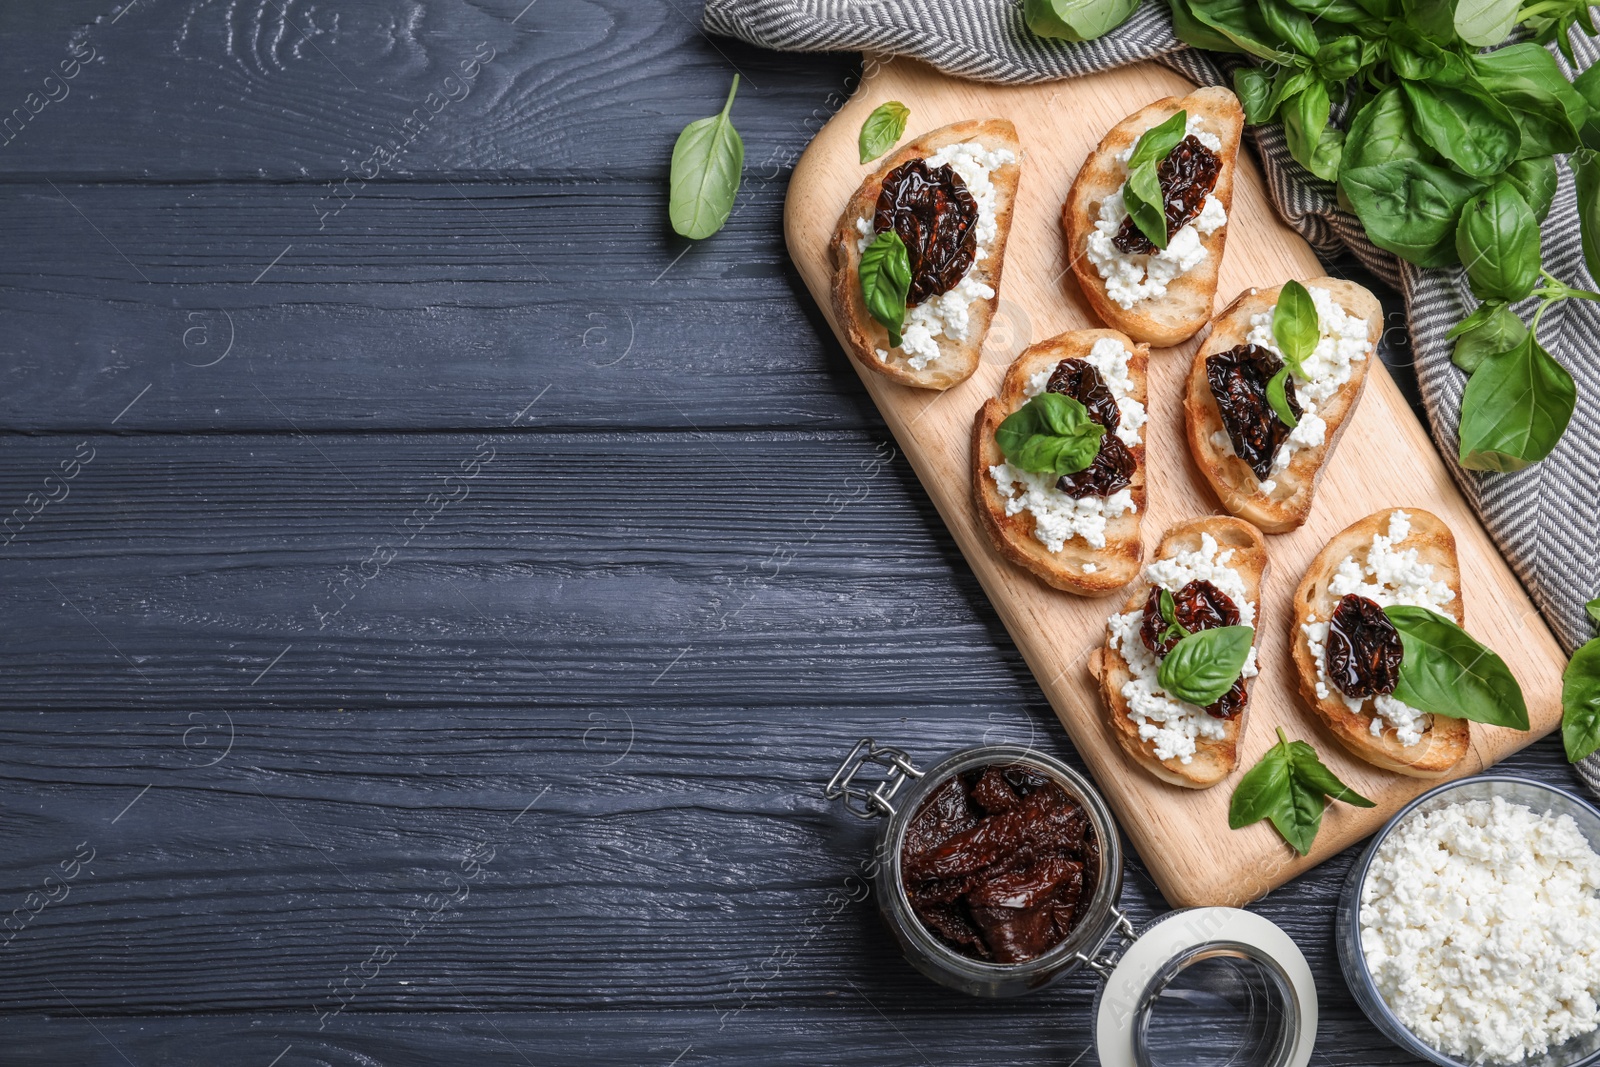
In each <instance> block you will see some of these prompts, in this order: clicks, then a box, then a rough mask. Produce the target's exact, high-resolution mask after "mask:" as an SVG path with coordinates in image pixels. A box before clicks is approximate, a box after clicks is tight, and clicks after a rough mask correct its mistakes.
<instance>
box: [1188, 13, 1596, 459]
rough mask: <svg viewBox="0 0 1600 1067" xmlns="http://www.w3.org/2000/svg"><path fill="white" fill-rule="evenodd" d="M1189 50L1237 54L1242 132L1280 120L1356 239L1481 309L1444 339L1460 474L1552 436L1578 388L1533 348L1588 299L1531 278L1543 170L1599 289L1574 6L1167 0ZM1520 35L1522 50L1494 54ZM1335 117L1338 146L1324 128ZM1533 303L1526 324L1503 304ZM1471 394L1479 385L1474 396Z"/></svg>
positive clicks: (1540, 449) (1590, 140) (1589, 104)
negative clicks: (1574, 301) (1550, 46)
mask: <svg viewBox="0 0 1600 1067" xmlns="http://www.w3.org/2000/svg"><path fill="white" fill-rule="evenodd" d="M1170 3H1171V5H1172V11H1173V24H1174V26H1175V27H1176V28H1177V31H1178V35H1179V36H1180V37H1181V38H1183V39H1184V40H1185V41H1187V42H1188V43H1190V44H1192V45H1195V46H1196V47H1199V48H1207V49H1211V50H1213V51H1222V52H1241V53H1244V54H1246V55H1248V56H1251V57H1253V58H1254V59H1255V60H1256V65H1253V66H1247V67H1243V68H1241V69H1240V70H1239V71H1238V72H1237V73H1236V74H1235V76H1234V88H1235V90H1236V91H1237V92H1238V95H1239V99H1240V101H1241V103H1242V104H1243V105H1244V110H1245V118H1246V120H1247V121H1249V122H1250V123H1252V124H1258V123H1264V122H1271V121H1274V120H1277V121H1280V122H1282V124H1283V130H1284V137H1285V140H1286V141H1287V143H1288V146H1289V152H1290V154H1291V155H1292V156H1293V157H1294V158H1295V160H1296V161H1297V162H1299V163H1300V165H1301V166H1303V167H1305V168H1306V169H1307V170H1309V171H1311V172H1312V173H1313V174H1315V175H1317V176H1318V177H1320V178H1324V179H1326V180H1328V181H1331V182H1337V187H1338V195H1339V202H1340V204H1341V205H1342V206H1344V207H1345V208H1347V209H1348V210H1350V211H1352V212H1353V213H1354V214H1355V215H1356V217H1357V218H1359V219H1360V220H1361V225H1362V228H1363V229H1365V231H1366V234H1367V237H1368V238H1369V239H1370V240H1371V241H1372V243H1373V244H1375V245H1377V246H1378V247H1379V248H1384V249H1387V250H1389V251H1391V252H1393V253H1395V254H1396V255H1398V256H1400V257H1401V258H1402V259H1405V260H1407V261H1409V262H1411V263H1415V264H1417V265H1419V266H1423V267H1448V266H1455V265H1460V266H1462V267H1464V268H1465V269H1466V273H1467V280H1468V282H1469V284H1470V285H1471V287H1472V292H1473V294H1474V295H1475V296H1476V297H1477V298H1478V299H1479V300H1480V301H1482V302H1483V305H1482V306H1481V307H1480V308H1478V310H1477V311H1475V312H1474V313H1473V314H1472V315H1470V316H1469V317H1468V318H1467V319H1466V320H1464V321H1463V322H1461V323H1459V324H1458V325H1457V326H1456V327H1455V328H1454V329H1453V330H1452V331H1451V333H1450V337H1451V338H1453V339H1455V340H1456V341H1457V346H1456V353H1455V359H1456V363H1457V365H1458V366H1461V367H1462V368H1463V369H1464V370H1466V371H1467V372H1468V373H1469V374H1471V375H1472V380H1471V381H1470V382H1469V383H1468V386H1467V389H1466V392H1465V394H1464V395H1463V397H1462V404H1461V449H1460V457H1459V458H1460V461H1461V464H1462V466H1464V467H1467V468H1468V469H1471V470H1490V471H1513V470H1520V469H1522V468H1523V467H1526V466H1528V465H1529V464H1531V463H1536V462H1538V461H1539V460H1541V459H1543V458H1544V457H1545V456H1548V455H1549V454H1550V452H1551V451H1552V450H1553V449H1554V448H1555V446H1556V444H1557V443H1558V442H1559V441H1560V439H1561V435H1562V434H1563V433H1564V432H1565V431H1566V427H1567V423H1568V421H1569V419H1570V418H1571V415H1572V410H1573V402H1574V398H1575V395H1576V389H1575V387H1574V385H1573V382H1572V377H1571V375H1570V374H1568V373H1567V371H1566V369H1565V368H1563V367H1562V366H1561V365H1560V363H1558V362H1557V361H1556V360H1555V359H1554V358H1553V357H1552V356H1551V355H1550V354H1549V353H1548V352H1547V351H1545V349H1544V348H1543V347H1541V346H1540V345H1539V343H1538V341H1537V339H1536V335H1537V333H1538V329H1539V321H1540V319H1541V317H1542V316H1543V314H1544V312H1545V310H1546V309H1547V308H1548V307H1549V306H1550V305H1551V304H1552V303H1555V302H1556V301H1558V300H1566V299H1570V298H1574V297H1577V298H1581V299H1587V300H1600V293H1594V292H1590V291H1587V290H1583V289H1577V288H1573V287H1572V286H1569V285H1567V284H1566V283H1564V282H1562V281H1560V280H1558V279H1557V278H1555V277H1553V276H1552V275H1550V274H1549V273H1548V272H1546V271H1544V270H1543V269H1542V267H1541V264H1540V248H1539V224H1540V223H1541V222H1542V221H1543V220H1544V217H1545V215H1546V214H1547V213H1548V212H1549V210H1550V202H1551V199H1552V198H1553V197H1554V195H1555V187H1556V165H1555V161H1554V159H1553V158H1552V157H1553V156H1554V155H1556V154H1562V153H1573V155H1572V160H1571V162H1572V166H1573V170H1574V172H1575V174H1576V176H1577V181H1578V199H1579V216H1580V219H1581V221H1582V226H1583V233H1584V258H1585V260H1586V261H1587V262H1588V266H1589V273H1590V275H1591V276H1600V156H1597V155H1596V150H1600V121H1597V120H1600V66H1597V67H1593V68H1591V69H1590V70H1588V71H1585V72H1584V73H1583V74H1582V75H1581V76H1579V77H1578V79H1577V80H1576V81H1575V82H1568V80H1567V79H1566V77H1565V76H1564V75H1563V74H1562V73H1561V68H1560V67H1559V66H1557V65H1556V61H1555V58H1554V57H1553V56H1552V55H1551V54H1550V53H1549V52H1548V51H1546V50H1545V49H1544V48H1543V47H1542V44H1543V43H1546V42H1549V41H1552V40H1554V41H1556V42H1557V43H1558V44H1559V45H1560V47H1561V49H1562V51H1563V52H1564V53H1566V55H1567V57H1568V58H1569V59H1571V58H1572V56H1571V45H1570V44H1569V42H1568V40H1567V30H1568V29H1570V28H1571V27H1572V26H1574V25H1579V26H1581V27H1583V29H1584V30H1585V32H1587V33H1589V34H1590V35H1594V34H1595V32H1596V30H1595V25H1594V23H1593V21H1592V19H1591V16H1590V13H1589V8H1588V5H1587V3H1586V2H1585V0H1533V2H1528V3H1524V2H1523V0H1456V2H1454V3H1451V2H1449V0H1259V2H1257V3H1251V4H1244V3H1240V2H1239V0H1170ZM1518 24H1522V25H1525V26H1527V27H1529V28H1530V29H1531V30H1532V31H1533V32H1534V34H1535V35H1536V40H1535V41H1532V42H1522V43H1519V44H1513V45H1509V46H1506V47H1502V48H1497V49H1496V50H1495V51H1491V52H1481V51H1479V49H1483V48H1494V47H1495V46H1498V45H1500V44H1502V42H1504V40H1505V39H1506V37H1507V35H1508V34H1510V33H1511V32H1512V31H1513V30H1514V29H1515V28H1516V27H1517V25H1518ZM1336 102H1337V103H1339V104H1340V106H1341V107H1342V109H1343V113H1344V115H1345V116H1346V117H1347V118H1348V133H1346V132H1345V131H1344V130H1340V129H1339V128H1337V127H1336V126H1335V125H1334V124H1333V122H1332V116H1333V114H1334V108H1333V105H1334V104H1335V103H1336ZM1535 296H1536V297H1538V298H1540V304H1539V306H1538V309H1537V310H1536V311H1535V312H1534V315H1533V320H1532V323H1531V325H1530V326H1529V327H1527V328H1526V329H1521V330H1519V329H1517V328H1516V327H1514V326H1513V325H1512V322H1513V320H1514V321H1515V322H1516V326H1520V325H1521V322H1520V320H1517V317H1516V315H1515V314H1514V313H1512V312H1511V311H1509V310H1508V305H1510V304H1514V303H1517V302H1518V301H1521V300H1525V299H1527V298H1529V297H1535ZM1480 379H1481V380H1480Z"/></svg>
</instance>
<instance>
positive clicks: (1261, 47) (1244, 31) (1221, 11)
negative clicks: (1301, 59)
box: [1173, 0, 1293, 63]
mask: <svg viewBox="0 0 1600 1067" xmlns="http://www.w3.org/2000/svg"><path fill="white" fill-rule="evenodd" d="M1184 8H1185V10H1184V16H1185V17H1184V18H1183V19H1181V20H1180V19H1179V18H1178V17H1177V15H1176V13H1175V14H1174V18H1173V26H1174V28H1178V27H1179V25H1180V22H1188V16H1192V17H1193V19H1194V22H1195V23H1198V24H1200V25H1202V26H1204V27H1206V31H1207V32H1206V33H1203V34H1198V35H1196V36H1197V37H1202V38H1203V37H1210V38H1212V39H1213V40H1215V39H1218V38H1220V39H1221V40H1224V41H1226V42H1227V45H1226V47H1222V46H1219V45H1217V44H1215V43H1205V42H1203V41H1202V40H1199V39H1196V40H1190V38H1189V37H1184V40H1185V41H1187V42H1188V43H1190V44H1193V45H1195V46H1196V47H1199V48H1212V49H1215V50H1217V51H1223V52H1245V53H1248V54H1249V55H1252V56H1255V57H1256V58H1257V59H1264V60H1266V61H1267V62H1269V63H1288V62H1289V61H1290V60H1291V59H1292V58H1293V53H1290V52H1285V51H1283V50H1282V49H1281V48H1279V47H1278V44H1277V42H1276V41H1274V40H1273V33H1272V31H1271V30H1269V29H1267V27H1266V25H1265V24H1264V22H1263V21H1262V18H1261V9H1260V6H1259V5H1258V4H1257V3H1256V2H1255V0H1189V2H1187V3H1185V5H1184Z"/></svg>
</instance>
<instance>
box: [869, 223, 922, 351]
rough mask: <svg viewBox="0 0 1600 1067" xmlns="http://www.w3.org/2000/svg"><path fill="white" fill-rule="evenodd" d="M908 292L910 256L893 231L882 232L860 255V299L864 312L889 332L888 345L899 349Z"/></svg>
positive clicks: (909, 290)
mask: <svg viewBox="0 0 1600 1067" xmlns="http://www.w3.org/2000/svg"><path fill="white" fill-rule="evenodd" d="M910 292H911V256H910V254H909V253H908V252H907V251H906V243H905V242H904V241H902V240H901V239H900V235H899V234H897V233H895V232H894V231H893V230H884V231H883V232H882V233H880V234H878V236H877V237H874V238H873V239H872V243H871V244H870V245H868V246H867V250H866V251H865V252H862V253H861V297H862V299H863V300H865V301H866V305H867V312H868V313H869V314H870V315H871V316H872V317H873V318H875V319H877V320H878V321H879V322H881V323H883V328H884V329H886V330H888V331H889V345H890V346H891V347H893V348H899V347H900V342H901V337H900V329H901V327H902V326H904V325H905V321H906V296H907V294H909V293H910Z"/></svg>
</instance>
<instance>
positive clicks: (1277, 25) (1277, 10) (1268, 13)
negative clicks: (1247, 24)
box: [1260, 0, 1321, 56]
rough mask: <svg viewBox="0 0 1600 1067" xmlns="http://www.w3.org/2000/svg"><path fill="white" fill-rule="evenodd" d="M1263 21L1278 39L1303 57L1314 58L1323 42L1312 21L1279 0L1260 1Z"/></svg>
mask: <svg viewBox="0 0 1600 1067" xmlns="http://www.w3.org/2000/svg"><path fill="white" fill-rule="evenodd" d="M1260 4H1261V21H1263V22H1265V23H1266V24H1267V29H1268V30H1270V31H1271V32H1272V33H1273V34H1274V35H1275V36H1277V37H1278V39H1280V40H1282V41H1285V42H1287V43H1288V44H1289V46H1290V47H1292V48H1293V49H1294V50H1295V51H1296V52H1299V53H1300V54H1301V55H1306V56H1314V55H1316V54H1317V49H1318V48H1320V47H1321V42H1319V41H1318V40H1317V31H1316V30H1315V29H1313V28H1312V26H1311V20H1310V19H1309V18H1307V17H1306V16H1305V14H1304V13H1303V12H1301V11H1298V10H1296V9H1295V8H1292V7H1290V6H1289V5H1288V4H1285V3H1280V2H1279V0H1260Z"/></svg>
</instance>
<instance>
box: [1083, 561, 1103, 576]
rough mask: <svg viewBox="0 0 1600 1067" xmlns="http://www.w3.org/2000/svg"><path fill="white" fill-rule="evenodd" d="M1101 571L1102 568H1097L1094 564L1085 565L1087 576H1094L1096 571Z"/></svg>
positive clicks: (1084, 569)
mask: <svg viewBox="0 0 1600 1067" xmlns="http://www.w3.org/2000/svg"><path fill="white" fill-rule="evenodd" d="M1099 569H1100V568H1099V567H1096V566H1095V565H1094V564H1093V563H1085V564H1084V565H1083V573H1085V574H1093V573H1094V572H1095V571H1097V570H1099Z"/></svg>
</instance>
